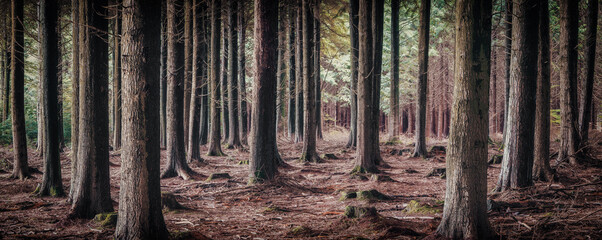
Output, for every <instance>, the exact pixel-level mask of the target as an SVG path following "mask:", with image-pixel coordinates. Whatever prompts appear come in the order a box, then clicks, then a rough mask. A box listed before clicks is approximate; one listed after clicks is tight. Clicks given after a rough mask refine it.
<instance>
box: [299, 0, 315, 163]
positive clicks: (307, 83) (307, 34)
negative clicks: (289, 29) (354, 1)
mask: <svg viewBox="0 0 602 240" xmlns="http://www.w3.org/2000/svg"><path fill="white" fill-rule="evenodd" d="M310 1H311V0H303V6H302V8H301V9H302V12H303V14H302V18H303V108H304V109H303V112H305V115H304V116H303V118H304V120H303V121H304V122H305V126H304V129H303V150H302V152H301V161H305V162H319V161H320V156H318V153H317V152H316V103H315V102H314V99H315V97H316V96H315V94H316V86H315V83H316V82H315V78H314V77H313V71H312V70H313V69H314V62H313V57H314V56H313V53H312V51H313V48H314V45H313V40H312V39H311V38H312V37H313V30H314V29H313V14H312V10H311V7H313V6H312V5H313V4H314V3H313V2H312V3H311V4H310Z"/></svg>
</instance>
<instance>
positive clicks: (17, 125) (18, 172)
mask: <svg viewBox="0 0 602 240" xmlns="http://www.w3.org/2000/svg"><path fill="white" fill-rule="evenodd" d="M11 19H12V32H11V48H10V49H11V54H10V57H11V61H10V68H11V72H12V74H11V75H10V77H11V81H10V82H12V91H11V97H10V98H11V119H12V131H13V152H14V160H13V161H14V163H13V172H12V177H13V178H18V179H21V180H23V179H25V178H27V177H29V165H28V163H27V139H26V137H25V133H26V132H25V100H24V99H25V68H24V64H23V63H24V55H23V53H24V51H23V46H24V45H25V41H24V37H23V2H22V1H19V0H11Z"/></svg>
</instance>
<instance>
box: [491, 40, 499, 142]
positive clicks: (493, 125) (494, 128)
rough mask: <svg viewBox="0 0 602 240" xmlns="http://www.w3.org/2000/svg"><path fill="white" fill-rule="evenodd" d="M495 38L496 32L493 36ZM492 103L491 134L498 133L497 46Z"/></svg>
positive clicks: (492, 74) (494, 54) (492, 62)
mask: <svg viewBox="0 0 602 240" xmlns="http://www.w3.org/2000/svg"><path fill="white" fill-rule="evenodd" d="M492 38H493V40H492V41H494V40H495V34H494V36H493V37H492ZM491 55H492V57H491V64H492V65H493V66H492V67H491V98H490V99H491V104H490V105H489V109H491V118H490V121H491V122H490V123H489V129H490V130H489V134H490V135H492V134H495V133H497V126H498V124H497V117H498V116H497V54H496V51H495V48H494V49H492V51H491Z"/></svg>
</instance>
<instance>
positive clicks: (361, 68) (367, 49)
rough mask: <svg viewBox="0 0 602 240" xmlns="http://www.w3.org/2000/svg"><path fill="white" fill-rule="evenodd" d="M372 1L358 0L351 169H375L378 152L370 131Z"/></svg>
mask: <svg viewBox="0 0 602 240" xmlns="http://www.w3.org/2000/svg"><path fill="white" fill-rule="evenodd" d="M372 7H373V6H372V3H371V2H370V1H368V0H360V1H359V10H358V36H359V37H358V38H359V52H358V54H359V55H358V83H357V88H358V92H357V97H358V116H357V121H358V122H357V127H358V135H357V136H358V137H357V157H356V158H355V167H354V168H353V171H352V172H378V169H377V167H376V165H377V162H378V159H377V158H376V157H375V155H379V153H377V152H376V151H378V149H374V144H373V143H372V140H373V139H372V137H371V136H372V135H373V132H374V131H378V129H377V128H375V127H374V124H372V122H373V121H375V120H373V118H376V117H377V116H374V114H373V110H372V108H375V107H376V108H378V106H375V105H374V104H373V97H372V93H373V89H372V88H373V87H374V85H373V81H374V79H375V77H374V75H375V72H374V61H373V52H374V47H373V44H372V43H373V37H372V36H373V34H374V31H373V30H374V29H373V27H372V14H373V12H372Z"/></svg>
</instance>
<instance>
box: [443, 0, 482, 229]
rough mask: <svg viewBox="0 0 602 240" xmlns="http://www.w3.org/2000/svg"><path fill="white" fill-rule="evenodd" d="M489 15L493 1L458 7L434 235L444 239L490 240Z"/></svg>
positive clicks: (471, 0)
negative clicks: (442, 194)
mask: <svg viewBox="0 0 602 240" xmlns="http://www.w3.org/2000/svg"><path fill="white" fill-rule="evenodd" d="M491 12H492V4H491V0H458V1H456V30H457V31H456V58H455V61H454V62H455V71H454V72H455V76H454V97H453V106H452V115H453V116H452V117H451V118H452V121H453V122H452V126H451V131H450V135H449V143H448V151H447V156H446V159H447V161H446V175H447V180H446V187H445V205H444V207H443V218H442V219H441V223H440V224H439V227H438V228H437V231H436V234H438V235H441V237H443V238H445V239H490V238H492V237H493V236H492V229H491V226H490V225H489V220H488V219H487V135H488V131H487V129H488V125H489V116H488V115H489V112H488V111H487V109H488V103H489V99H488V98H489V81H488V79H489V74H490V71H489V68H490V66H489V60H490V53H491V51H490V50H491ZM466 133H470V134H466Z"/></svg>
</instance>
